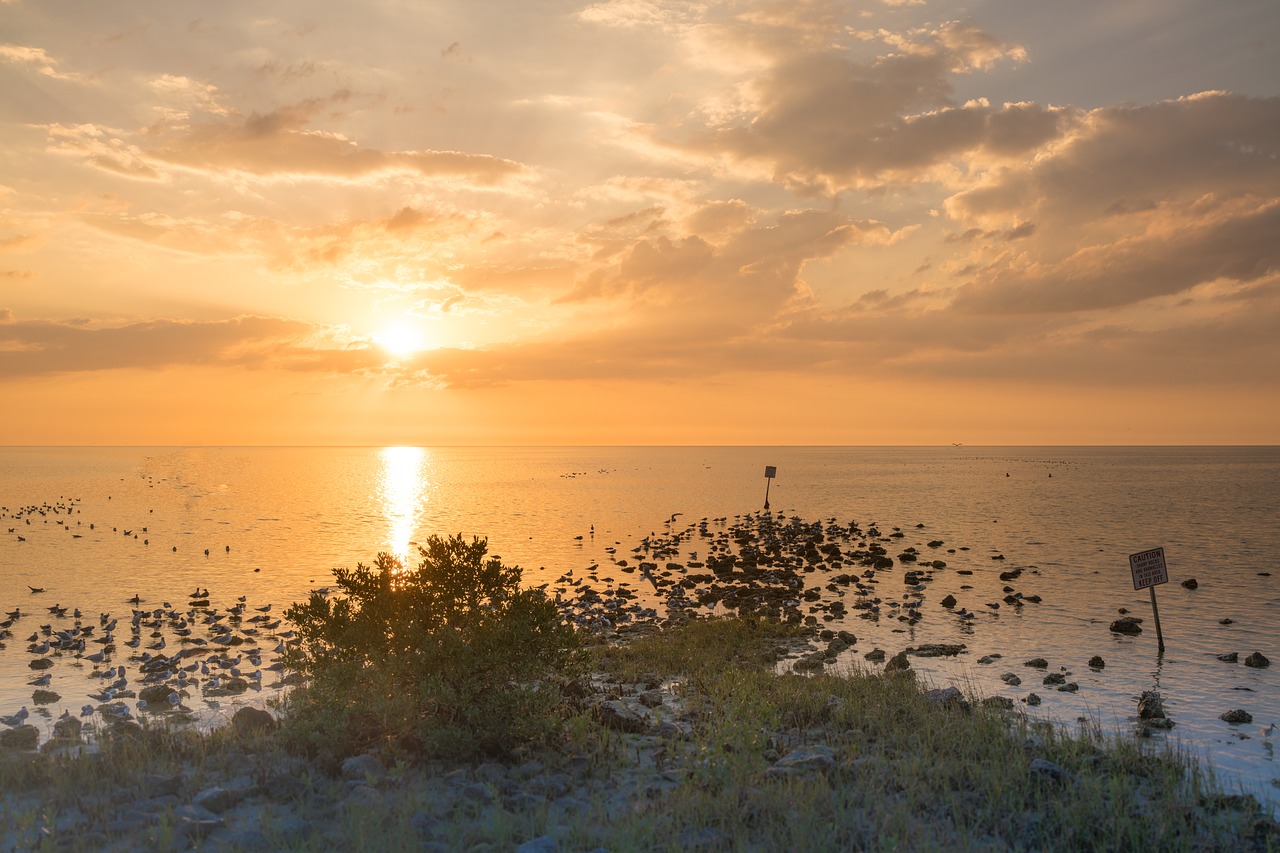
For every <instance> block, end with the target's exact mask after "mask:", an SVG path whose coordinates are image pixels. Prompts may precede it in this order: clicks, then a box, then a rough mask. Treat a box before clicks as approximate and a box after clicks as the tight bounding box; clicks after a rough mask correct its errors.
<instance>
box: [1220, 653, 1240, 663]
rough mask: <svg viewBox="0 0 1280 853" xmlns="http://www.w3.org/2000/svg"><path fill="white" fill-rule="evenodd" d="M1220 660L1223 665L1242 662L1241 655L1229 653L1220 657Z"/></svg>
mask: <svg viewBox="0 0 1280 853" xmlns="http://www.w3.org/2000/svg"><path fill="white" fill-rule="evenodd" d="M1218 660H1220V661H1222V662H1223V663H1235V662H1236V661H1238V660H1240V655H1239V654H1238V653H1236V652H1227V653H1226V654H1225V655H1218Z"/></svg>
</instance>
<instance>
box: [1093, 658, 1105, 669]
mask: <svg viewBox="0 0 1280 853" xmlns="http://www.w3.org/2000/svg"><path fill="white" fill-rule="evenodd" d="M1106 665H1107V662H1106V661H1104V660H1103V659H1102V655H1094V656H1093V657H1091V658H1089V666H1090V667H1092V668H1093V669H1102V668H1103V667H1105V666H1106Z"/></svg>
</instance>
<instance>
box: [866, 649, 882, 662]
mask: <svg viewBox="0 0 1280 853" xmlns="http://www.w3.org/2000/svg"><path fill="white" fill-rule="evenodd" d="M863 657H864V658H866V659H867V660H869V661H871V662H872V663H879V662H880V661H882V660H884V658H885V654H884V649H872V650H871V651H869V652H867V653H866V654H865V655H863Z"/></svg>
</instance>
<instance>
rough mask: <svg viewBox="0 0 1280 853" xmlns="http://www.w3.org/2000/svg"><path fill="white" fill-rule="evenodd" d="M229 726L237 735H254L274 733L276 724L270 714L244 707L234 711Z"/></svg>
mask: <svg viewBox="0 0 1280 853" xmlns="http://www.w3.org/2000/svg"><path fill="white" fill-rule="evenodd" d="M231 725H232V727H234V728H235V730H236V734H238V735H255V734H266V733H268V732H273V731H275V730H276V726H277V725H278V723H276V719H275V717H273V716H271V713H270V712H268V711H264V710H263V709H261V708H251V707H249V706H248V705H246V706H245V707H243V708H240V709H239V710H237V711H236V713H235V715H234V716H233V717H232V718H231Z"/></svg>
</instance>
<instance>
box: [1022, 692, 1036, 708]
mask: <svg viewBox="0 0 1280 853" xmlns="http://www.w3.org/2000/svg"><path fill="white" fill-rule="evenodd" d="M1022 701H1023V702H1026V703H1027V704H1028V705H1039V704H1040V697H1039V696H1038V695H1036V694H1035V693H1028V694H1027V698H1026V699H1023V700H1022Z"/></svg>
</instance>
